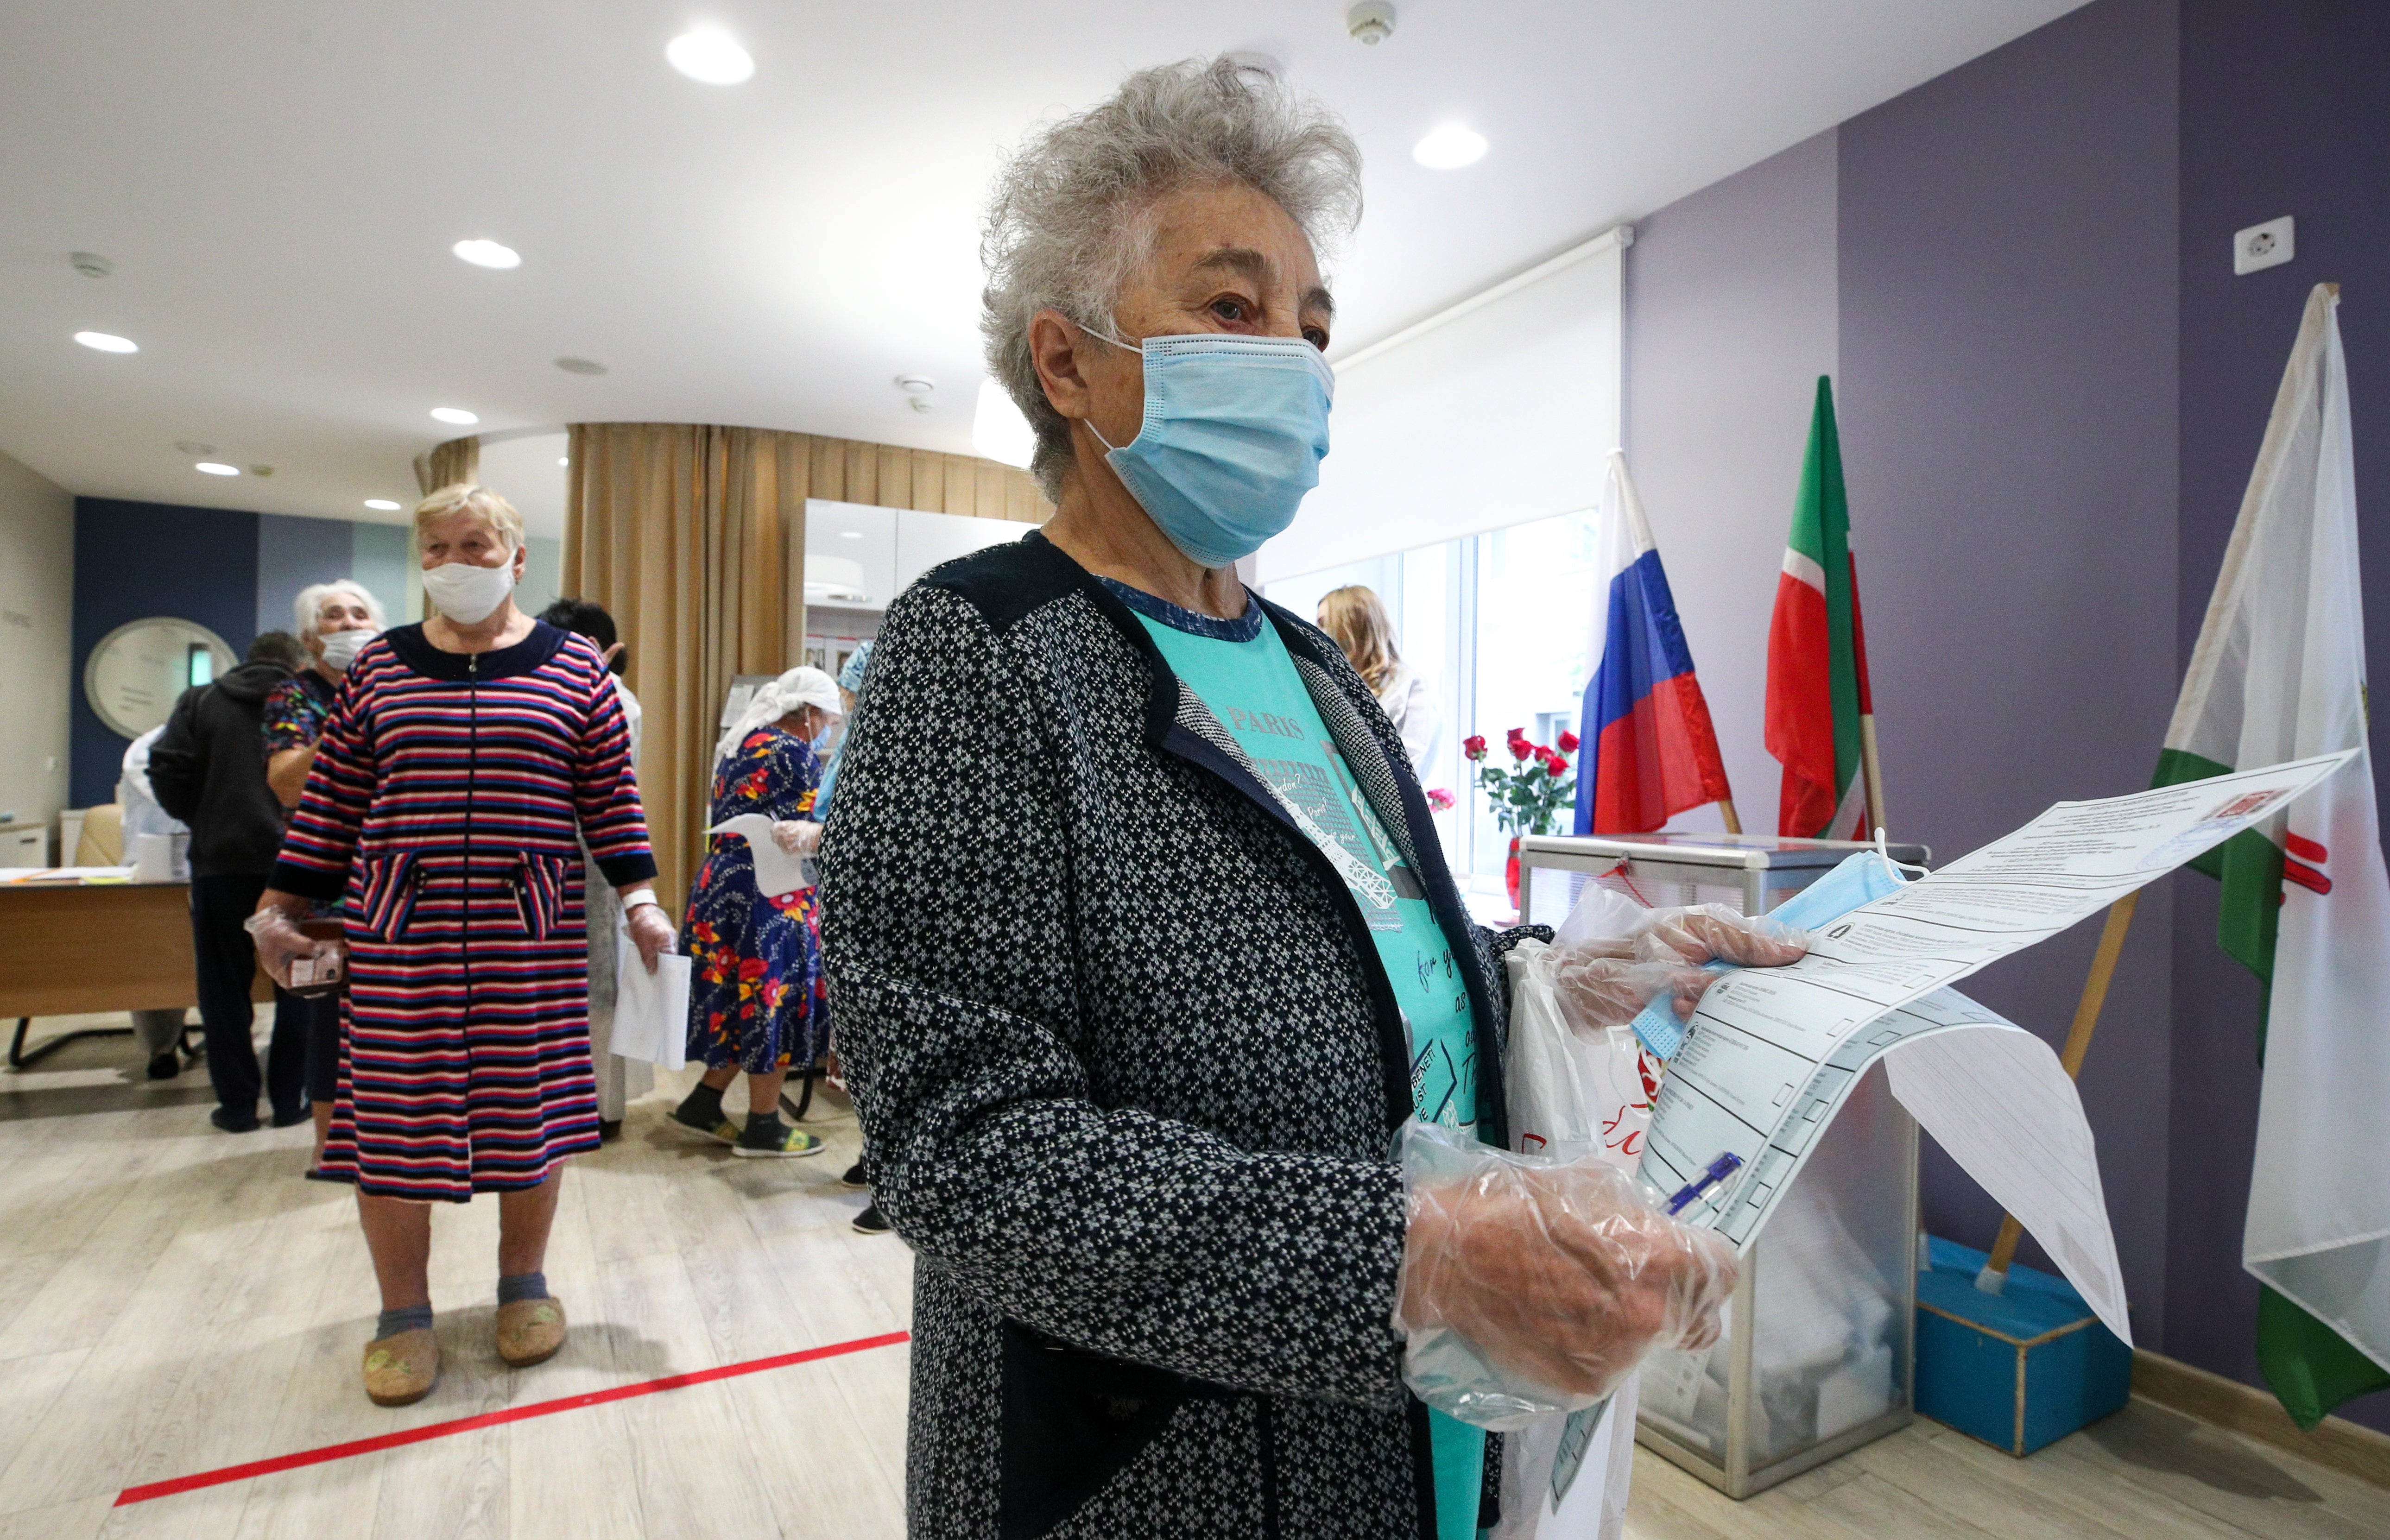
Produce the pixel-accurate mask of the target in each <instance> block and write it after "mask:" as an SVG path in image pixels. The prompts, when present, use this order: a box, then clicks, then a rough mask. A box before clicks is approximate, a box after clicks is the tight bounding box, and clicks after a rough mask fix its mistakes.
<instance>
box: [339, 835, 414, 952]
mask: <svg viewBox="0 0 2390 1540" xmlns="http://www.w3.org/2000/svg"><path fill="white" fill-rule="evenodd" d="M358 866H359V869H360V872H361V875H362V879H363V880H362V881H361V882H360V883H359V884H358V888H357V901H356V905H355V914H356V922H357V926H358V928H359V929H360V930H363V931H364V932H365V933H366V935H368V936H370V937H372V938H373V939H374V940H376V941H399V940H403V939H404V938H405V935H406V926H407V921H408V920H410V919H412V918H414V916H415V901H416V898H417V896H418V894H420V893H421V892H423V867H422V866H420V865H419V864H418V862H417V860H416V855H415V853H414V852H413V851H402V852H401V853H398V854H396V855H377V856H369V857H367V858H366V859H365V860H364V861H361V862H360V863H358Z"/></svg>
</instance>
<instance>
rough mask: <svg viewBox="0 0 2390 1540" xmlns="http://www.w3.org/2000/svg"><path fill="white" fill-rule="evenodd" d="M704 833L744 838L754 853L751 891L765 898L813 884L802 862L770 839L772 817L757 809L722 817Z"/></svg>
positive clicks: (783, 894)
mask: <svg viewBox="0 0 2390 1540" xmlns="http://www.w3.org/2000/svg"><path fill="white" fill-rule="evenodd" d="M705 832H706V833H708V834H735V835H737V836H739V838H740V839H741V840H744V841H747V848H748V849H749V850H750V851H752V852H753V853H754V856H755V891H756V892H760V893H762V894H763V895H764V896H765V898H781V897H785V896H786V895H788V894H790V893H792V892H796V891H797V890H798V889H799V888H809V887H811V886H813V884H812V882H811V881H809V880H808V879H806V877H805V864H804V862H803V859H802V858H800V857H798V856H794V855H790V853H788V852H786V851H784V850H782V849H781V848H780V847H779V846H778V845H777V844H775V843H773V841H772V820H771V819H769V818H766V817H765V816H764V815H762V814H760V813H741V814H740V815H739V816H737V817H736V818H725V819H723V820H722V822H720V823H718V824H716V825H714V826H713V828H709V829H707V830H706V831H705Z"/></svg>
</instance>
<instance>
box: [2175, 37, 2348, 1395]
mask: <svg viewBox="0 0 2390 1540" xmlns="http://www.w3.org/2000/svg"><path fill="white" fill-rule="evenodd" d="M2181 68H2182V102H2183V111H2182V130H2181V133H2182V138H2181V143H2182V212H2181V240H2180V252H2179V255H2180V263H2181V268H2180V272H2181V276H2180V288H2181V295H2182V302H2181V320H2180V326H2181V338H2182V370H2181V408H2180V410H2181V417H2182V437H2181V448H2180V466H2181V472H2180V474H2181V485H2182V512H2181V526H2180V530H2181V534H2180V540H2181V556H2180V585H2181V599H2180V605H2179V609H2178V626H2177V632H2178V644H2179V650H2180V657H2181V659H2182V661H2186V662H2187V661H2189V659H2190V656H2191V644H2192V642H2193V641H2194V640H2195V639H2196V638H2197V636H2198V635H2199V622H2200V617H2201V613H2202V611H2203V610H2204V608H2205V605H2206V602H2207V595H2208V592H2209V590H2210V589H2211V588H2212V587H2213V586H2214V585H2215V582H2216V570H2217V564H2218V562H2219V561H2220V560H2221V558H2222V557H2223V552H2224V545H2225V542H2226V540H2227V539H2228V538H2229V536H2230V534H2231V532H2232V520H2233V517H2234V515H2235V514H2236V512H2237V511H2238V509H2239V507H2240V501H2241V493H2242V488H2243V487H2244V486H2245V485H2246V484H2247V482H2248V480H2249V468H2250V465H2251V463H2252V462H2253V461H2254V460H2255V458H2256V454H2257V443H2258V440H2259V439H2260V438H2262V437H2263V436H2264V433H2265V427H2266V417H2267V414H2268V411H2269V410H2270V408H2271V407H2272V405H2273V397H2274V389H2275V386H2276V385H2277V384H2278V383H2279V382H2280V381H2281V371H2282V361H2283V359H2284V358H2285V357H2286V356H2287V355H2288V354H2289V353H2290V348H2291V340H2292V338H2293V337H2294V335H2295V334H2296V333H2297V331H2298V324H2299V313H2300V310H2301V309H2302V307H2303V306H2304V305H2305V304H2306V296H2307V291H2308V289H2311V288H2313V287H2314V286H2315V285H2316V284H2317V283H2319V282H2322V281H2325V280H2327V279H2329V280H2334V281H2337V282H2339V283H2340V285H2341V300H2342V304H2341V315H2340V326H2341V338H2342V340H2343V342H2344V344H2345V347H2346V349H2347V353H2348V388H2349V396H2350V405H2351V416H2352V417H2353V418H2354V422H2355V426H2356V430H2357V444H2356V449H2357V485H2358V498H2359V503H2358V507H2359V508H2360V509H2363V510H2365V511H2366V512H2367V513H2368V514H2369V515H2370V517H2365V518H2363V519H2362V520H2361V521H2360V535H2359V538H2360V540H2361V542H2362V545H2363V554H2362V560H2363V561H2364V564H2365V569H2366V571H2367V573H2368V574H2369V582H2368V583H2367V584H2366V589H2367V592H2366V602H2367V606H2368V608H2369V609H2370V610H2371V612H2372V617H2373V619H2372V626H2371V632H2370V634H2369V635H2368V644H2369V646H2368V652H2369V654H2370V656H2369V659H2368V663H2369V672H2370V673H2371V674H2384V675H2385V676H2390V533H2385V523H2384V515H2383V510H2384V509H2385V508H2390V107H2385V105H2384V104H2390V7H2385V6H2381V5H2379V4H2374V3H2371V0H2184V3H2183V6H2182V46H2181ZM2281 214H2292V215H2295V216H2296V217H2297V220H2298V232H2297V238H2298V255H2297V256H2296V257H2295V258H2294V260H2293V261H2291V262H2288V263H2284V264H2282V265H2281V266H2280V267H2273V268H2268V269H2267V270H2266V271H2264V272H2262V273H2253V274H2250V275H2248V276H2245V277H2235V276H2233V274H2232V262H2231V236H2232V232H2233V231H2234V230H2237V229H2239V228H2241V227H2242V226H2243V225H2255V224H2257V223H2259V222H2260V221H2263V220H2268V219H2272V218H2275V217H2276V216H2278V215H2281ZM2381 747H2382V746H2381V745H2380V744H2379V743H2377V744H2376V746H2375V760H2376V763H2377V764H2379V763H2380V762H2381ZM2377 789H2383V788H2382V787H2381V786H2380V785H2379V784H2378V783H2377ZM2385 813H2390V809H2385ZM2177 886H2178V892H2179V897H2178V901H2177V904H2176V908H2175V933H2174V942H2175V946H2174V998H2175V1018H2174V1061H2173V1072H2172V1078H2173V1082H2174V1107H2173V1120H2172V1127H2171V1136H2170V1139H2169V1141H2168V1142H2169V1143H2170V1145H2171V1147H2172V1150H2173V1162H2172V1169H2171V1171H2170V1172H2169V1180H2168V1185H2167V1201H2166V1208H2167V1211H2168V1213H2170V1215H2171V1216H2172V1221H2173V1223H2172V1227H2171V1233H2170V1235H2169V1237H2168V1247H2167V1268H2166V1272H2167V1278H2168V1282H2169V1285H2170V1299H2171V1301H2172V1308H2171V1309H2170V1311H2169V1314H2168V1316H2167V1320H2166V1335H2165V1351H2166V1352H2168V1353H2170V1354H2174V1355H2175V1356H2176V1357H2178V1358H2183V1359H2187V1360H2188V1361H2190V1362H2191V1363H2194V1364H2198V1365H2200V1366H2202V1367H2205V1368H2210V1369H2214V1370H2216V1371H2217V1372H2218V1373H2221V1374H2229V1375H2232V1376H2234V1377H2236V1378H2239V1379H2242V1380H2249V1381H2250V1382H2252V1383H2255V1382H2256V1380H2257V1366H2256V1356H2255V1344H2254V1341H2253V1337H2252V1331H2251V1322H2252V1320H2253V1319H2254V1316H2255V1311H2256V1306H2257V1284H2256V1281H2255V1279H2254V1278H2251V1277H2249V1276H2248V1275H2247V1274H2246V1273H2244V1272H2242V1269H2241V1220H2242V1211H2243V1209H2244V1208H2245V1207H2246V1206H2247V1203H2248V1197H2249V1164H2250V1158H2251V1152H2252V1150H2253V1149H2254V1148H2255V1140H2256V1131H2257V1045H2256V1022H2257V1006H2258V989H2257V984H2256V982H2255V980H2254V979H2252V978H2251V977H2250V976H2249V975H2248V973H2247V972H2245V971H2244V970H2242V969H2241V968H2240V967H2239V966H2237V965H2236V964H2234V963H2231V962H2229V960H2227V959H2226V958H2225V957H2224V956H2223V955H2222V954H2221V953H2220V952H2218V951H2217V946H2216V939H2215V938H2216V890H2215V885H2214V884H2212V883H2210V882H2207V881H2206V880H2204V879H2199V878H2180V879H2177ZM2385 1008H2390V1007H2385ZM2384 1180H2390V1176H2385V1177H2384ZM2341 1415H2342V1416H2343V1417H2346V1418H2351V1419H2352V1420H2355V1421H2358V1422H2362V1423H2365V1424H2367V1425H2368V1426H2371V1427H2373V1428H2378V1429H2381V1430H2384V1431H2390V1393H2384V1394H2379V1395H2371V1396H2363V1397H2360V1398H2358V1400H2356V1401H2352V1402H2350V1403H2348V1404H2347V1405H2344V1406H2343V1407H2342V1408H2341Z"/></svg>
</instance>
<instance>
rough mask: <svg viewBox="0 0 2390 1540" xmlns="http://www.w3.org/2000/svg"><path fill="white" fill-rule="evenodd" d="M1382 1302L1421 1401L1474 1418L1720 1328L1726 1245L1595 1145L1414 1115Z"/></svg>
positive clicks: (1501, 1421) (1599, 1382) (1600, 1388)
mask: <svg viewBox="0 0 2390 1540" xmlns="http://www.w3.org/2000/svg"><path fill="white" fill-rule="evenodd" d="M1395 1159H1396V1160H1397V1161H1398V1162H1399V1163H1400V1164H1401V1166H1402V1168H1403V1178H1404V1183H1405V1186H1406V1187H1407V1188H1408V1189H1409V1193H1410V1228H1409V1233H1408V1236H1407V1239H1406V1243H1405V1246H1404V1251H1403V1269H1402V1286H1401V1289H1400V1290H1399V1292H1398V1295H1397V1303H1396V1306H1395V1313H1394V1327H1395V1329H1396V1330H1398V1331H1400V1332H1402V1333H1403V1335H1404V1337H1405V1339H1406V1342H1407V1353H1406V1354H1405V1358H1404V1368H1403V1374H1404V1378H1405V1380H1407V1381H1408V1383H1409V1385H1410V1387H1411V1389H1412V1390H1413V1391H1414V1392H1417V1393H1418V1395H1419V1397H1420V1399H1421V1400H1422V1401H1425V1402H1426V1403H1427V1404H1428V1405H1431V1406H1433V1407H1435V1408H1436V1409H1437V1410H1439V1411H1442V1412H1444V1413H1446V1415H1448V1416H1451V1417H1454V1418H1459V1419H1460V1420H1461V1421H1463V1422H1469V1423H1473V1424H1475V1425H1476V1426H1478V1427H1481V1428H1490V1429H1496V1430H1506V1431H1507V1430H1512V1429H1518V1428H1523V1427H1524V1426H1526V1425H1527V1424H1528V1423H1529V1422H1531V1421H1533V1420H1535V1419H1536V1418H1540V1417H1547V1416H1549V1415H1551V1414H1553V1413H1555V1412H1572V1411H1576V1410H1579V1409H1581V1408H1584V1407H1587V1406H1591V1405H1597V1404H1598V1403H1600V1401H1601V1399H1602V1398H1603V1397H1605V1396H1607V1395H1609V1394H1610V1393H1611V1392H1613V1391H1614V1390H1615V1389H1617V1387H1618V1385H1619V1384H1620V1382H1621V1381H1623V1380H1625V1378H1626V1377H1627V1376H1628V1375H1629V1374H1631V1373H1632V1372H1633V1371H1634V1369H1635V1367H1636V1366H1637V1365H1638V1364H1639V1363H1641V1362H1642V1360H1643V1358H1644V1356H1645V1355H1646V1354H1650V1353H1651V1352H1653V1351H1655V1350H1657V1349H1661V1348H1700V1347H1705V1346H1707V1345H1708V1344H1709V1343H1710V1342H1712V1341H1715V1340H1716V1337H1717V1332H1718V1313H1719V1311H1720V1309H1721V1308H1722V1307H1723V1306H1724V1304H1725V1303H1726V1301H1727V1299H1728V1296H1729V1295H1731V1294H1732V1293H1733V1291H1734V1283H1735V1277H1736V1264H1735V1258H1734V1251H1733V1248H1732V1247H1731V1246H1729V1245H1728V1243H1727V1242H1726V1241H1725V1240H1723V1239H1721V1238H1719V1237H1717V1236H1715V1235H1713V1234H1711V1233H1709V1232H1708V1231H1705V1230H1695V1229H1691V1228H1690V1227H1688V1226H1683V1225H1679V1224H1677V1222H1676V1221H1675V1220H1673V1219H1670V1218H1668V1217H1667V1216H1666V1215H1665V1214H1664V1213H1661V1212H1660V1210H1659V1207H1658V1203H1657V1195H1655V1194H1651V1193H1650V1192H1648V1191H1647V1190H1645V1189H1643V1188H1642V1187H1639V1186H1638V1184H1637V1183H1636V1181H1635V1180H1634V1179H1633V1178H1632V1177H1629V1176H1628V1175H1626V1174H1625V1173H1623V1172H1620V1171H1618V1170H1617V1169H1615V1168H1613V1166H1611V1165H1610V1164H1608V1163H1607V1162H1606V1161H1602V1160H1601V1159H1600V1158H1599V1157H1595V1156H1587V1157H1582V1158H1579V1159H1576V1160H1573V1161H1552V1160H1546V1159H1543V1158H1540V1157H1536V1156H1532V1155H1516V1154H1512V1153H1510V1151H1508V1150H1500V1149H1494V1148H1492V1147H1491V1146H1487V1145H1482V1144H1479V1143H1477V1142H1476V1141H1475V1140H1474V1139H1471V1137H1469V1136H1467V1135H1465V1134H1461V1133H1459V1132H1458V1131H1457V1130H1453V1129H1446V1128H1440V1127H1437V1126H1435V1125H1433V1124H1429V1123H1419V1122H1416V1121H1414V1122H1412V1123H1408V1124H1406V1125H1405V1127H1404V1130H1403V1133H1402V1134H1401V1135H1400V1136H1398V1138H1397V1141H1396V1148H1395Z"/></svg>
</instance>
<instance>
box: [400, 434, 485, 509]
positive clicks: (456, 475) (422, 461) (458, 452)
mask: <svg viewBox="0 0 2390 1540" xmlns="http://www.w3.org/2000/svg"><path fill="white" fill-rule="evenodd" d="M481 473H482V441H481V440H480V439H479V438H477V437H475V436H474V435H472V434H470V433H468V434H466V435H465V436H464V437H463V438H461V439H450V440H449V441H448V442H447V443H442V444H434V445H433V446H432V447H431V450H430V453H429V454H424V455H418V456H415V481H416V484H417V485H418V486H419V487H421V488H422V489H423V495H425V496H426V497H429V496H430V495H431V494H433V493H435V492H437V491H439V490H440V489H441V488H442V487H449V486H455V485H456V483H457V482H459V481H472V480H473V479H474V478H475V477H477V476H479V475H480V474H481Z"/></svg>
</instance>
